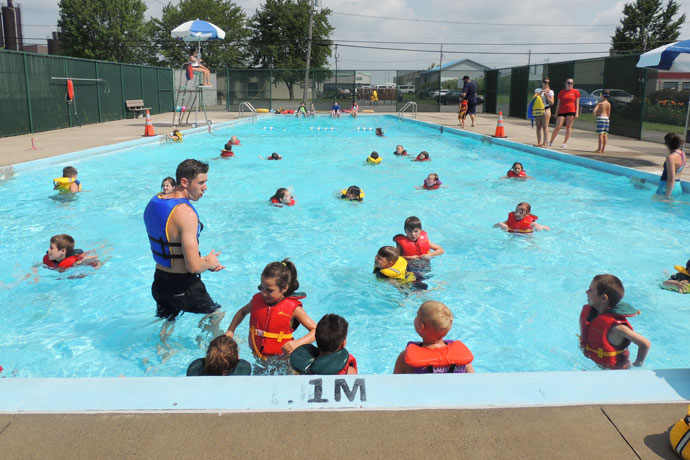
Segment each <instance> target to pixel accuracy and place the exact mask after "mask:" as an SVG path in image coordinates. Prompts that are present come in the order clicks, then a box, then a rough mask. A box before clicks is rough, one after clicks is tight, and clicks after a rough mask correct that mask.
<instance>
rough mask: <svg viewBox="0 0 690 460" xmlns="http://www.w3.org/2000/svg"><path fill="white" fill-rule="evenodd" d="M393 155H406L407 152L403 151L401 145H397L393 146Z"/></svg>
mask: <svg viewBox="0 0 690 460" xmlns="http://www.w3.org/2000/svg"><path fill="white" fill-rule="evenodd" d="M393 155H396V156H404V155H407V150H405V149H404V148H403V146H402V145H399V144H398V145H396V146H395V151H394V152H393Z"/></svg>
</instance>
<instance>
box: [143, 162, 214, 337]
mask: <svg viewBox="0 0 690 460" xmlns="http://www.w3.org/2000/svg"><path fill="white" fill-rule="evenodd" d="M175 175H176V180H177V186H176V187H175V189H174V190H173V191H172V192H170V193H167V194H163V193H160V194H158V195H156V196H154V197H153V198H151V201H149V203H148V205H147V206H146V210H145V211H144V223H145V224H146V232H147V233H148V236H149V242H150V244H151V252H152V253H153V259H154V260H155V261H156V273H155V275H154V279H153V285H152V286H151V293H152V294H153V298H154V299H155V300H156V303H157V311H156V316H158V317H159V318H163V319H165V322H164V323H163V327H162V328H161V332H160V337H161V343H162V344H163V345H164V346H166V347H167V344H166V340H167V338H168V337H169V336H170V334H172V332H173V330H174V328H175V319H176V318H177V316H178V315H180V314H182V313H183V312H190V313H201V314H204V315H205V316H204V317H203V318H202V319H201V321H199V326H200V327H201V326H202V325H203V327H204V329H205V330H209V331H211V332H212V333H213V336H214V337H215V336H217V335H219V334H220V329H219V324H220V321H221V320H222V319H223V315H224V313H223V312H221V311H220V305H219V304H217V303H216V302H214V301H213V299H211V296H210V295H209V294H208V292H206V286H204V283H203V282H202V281H201V273H202V272H204V271H206V270H209V271H212V272H217V271H220V270H222V269H224V268H225V267H224V266H223V265H221V264H220V262H218V256H219V255H220V252H216V251H215V250H211V252H210V253H209V254H208V255H206V256H205V257H202V256H201V253H200V252H199V234H200V233H201V230H202V229H203V224H202V223H201V222H200V221H199V214H198V213H197V211H196V209H194V206H193V205H192V203H191V202H192V201H198V200H199V199H201V197H202V196H204V192H205V191H206V188H207V185H206V183H207V181H208V163H204V162H201V161H198V160H193V159H189V160H185V161H183V162H182V163H180V164H179V165H178V166H177V171H176V173H175ZM205 321H208V323H207V324H205V325H204V322H205ZM168 348H169V347H168Z"/></svg>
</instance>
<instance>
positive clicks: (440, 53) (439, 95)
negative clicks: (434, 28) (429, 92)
mask: <svg viewBox="0 0 690 460" xmlns="http://www.w3.org/2000/svg"><path fill="white" fill-rule="evenodd" d="M442 68H443V45H441V51H440V52H439V58H438V101H439V102H441V88H442V81H441V69H442Z"/></svg>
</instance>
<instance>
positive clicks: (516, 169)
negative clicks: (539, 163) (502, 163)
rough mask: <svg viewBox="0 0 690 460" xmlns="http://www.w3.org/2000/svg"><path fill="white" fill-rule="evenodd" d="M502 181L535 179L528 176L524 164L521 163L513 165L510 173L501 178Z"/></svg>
mask: <svg viewBox="0 0 690 460" xmlns="http://www.w3.org/2000/svg"><path fill="white" fill-rule="evenodd" d="M501 179H522V180H525V179H534V177H531V176H528V175H527V173H526V172H525V169H524V168H523V167H522V163H520V162H517V161H516V162H515V163H513V166H511V167H510V169H509V170H508V172H507V173H506V175H505V176H503V177H501Z"/></svg>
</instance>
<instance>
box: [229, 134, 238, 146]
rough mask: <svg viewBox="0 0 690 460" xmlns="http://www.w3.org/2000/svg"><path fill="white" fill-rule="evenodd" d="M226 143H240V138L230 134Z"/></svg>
mask: <svg viewBox="0 0 690 460" xmlns="http://www.w3.org/2000/svg"><path fill="white" fill-rule="evenodd" d="M228 143H229V144H231V145H240V140H239V139H238V138H237V136H232V137H231V138H230V140H229V141H228Z"/></svg>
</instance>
